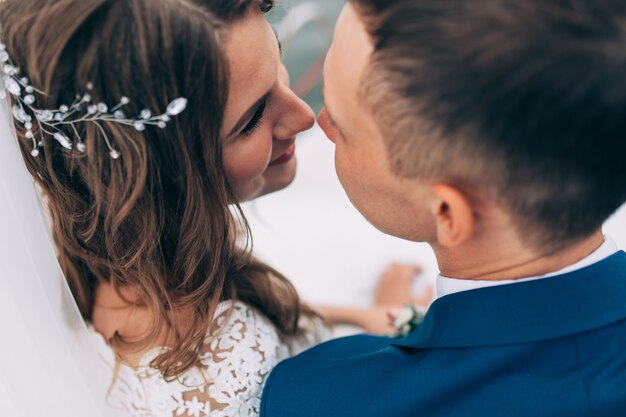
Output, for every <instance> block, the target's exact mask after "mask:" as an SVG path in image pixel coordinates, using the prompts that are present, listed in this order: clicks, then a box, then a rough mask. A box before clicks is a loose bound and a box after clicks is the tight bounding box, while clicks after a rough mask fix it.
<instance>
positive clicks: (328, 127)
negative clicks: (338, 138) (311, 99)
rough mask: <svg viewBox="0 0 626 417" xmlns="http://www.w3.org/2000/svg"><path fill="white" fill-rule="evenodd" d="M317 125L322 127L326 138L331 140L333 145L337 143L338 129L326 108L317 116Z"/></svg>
mask: <svg viewBox="0 0 626 417" xmlns="http://www.w3.org/2000/svg"><path fill="white" fill-rule="evenodd" d="M317 123H318V124H319V125H320V127H321V128H322V130H323V131H324V134H325V135H326V137H327V138H328V139H330V141H331V142H332V143H335V135H336V134H337V129H336V127H335V125H334V123H333V122H332V120H331V119H330V116H329V114H328V110H326V107H322V110H320V112H319V114H318V115H317Z"/></svg>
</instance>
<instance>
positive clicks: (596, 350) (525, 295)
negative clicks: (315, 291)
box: [261, 252, 626, 417]
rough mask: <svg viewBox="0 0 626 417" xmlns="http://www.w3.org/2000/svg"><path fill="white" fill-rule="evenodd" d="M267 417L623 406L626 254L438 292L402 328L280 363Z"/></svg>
mask: <svg viewBox="0 0 626 417" xmlns="http://www.w3.org/2000/svg"><path fill="white" fill-rule="evenodd" d="M261 416H263V417H333V416H337V417H351V416H354V417H370V416H371V417H374V416H376V417H382V416H385V417H387V416H388V417H409V416H410V417H422V416H423V417H439V416H445V417H453V416H454V417H456V416H458V417H492V416H493V417H517V416H519V417H544V416H545V417H561V416H562V417H578V416H594V417H601V416H602V417H608V416H611V417H626V253H624V252H618V253H616V254H614V255H613V256H611V257H609V258H607V259H605V260H603V261H601V262H599V263H596V264H594V265H592V266H589V267H587V268H584V269H582V270H578V271H575V272H572V273H569V274H565V275H561V276H558V277H553V278H549V279H543V280H537V281H528V282H521V283H517V284H511V285H503V286H497V287H490V288H483V289H478V290H472V291H466V292H461V293H457V294H452V295H448V296H446V297H443V298H440V299H438V300H437V301H436V302H435V303H433V305H432V306H431V308H430V309H429V311H428V314H427V315H426V318H425V319H424V322H423V323H422V324H421V325H420V326H419V327H418V328H417V329H416V330H415V331H414V332H413V333H411V334H410V335H409V336H408V337H406V338H404V339H388V338H383V337H375V336H365V335H363V336H355V337H348V338H343V339H338V340H334V341H331V342H328V343H325V344H322V345H320V346H317V347H315V348H313V349H311V350H309V351H307V352H304V353H303V354H301V355H299V356H296V357H295V358H292V359H289V360H287V361H285V362H282V363H281V364H279V365H278V366H277V367H276V368H275V369H274V371H273V372H272V374H271V375H270V377H269V378H268V380H267V384H266V386H265V392H264V395H263V401H262V405H261Z"/></svg>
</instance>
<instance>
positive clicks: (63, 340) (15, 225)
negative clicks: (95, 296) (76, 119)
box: [0, 103, 111, 417]
mask: <svg viewBox="0 0 626 417" xmlns="http://www.w3.org/2000/svg"><path fill="white" fill-rule="evenodd" d="M0 107H1V110H0V415H2V416H4V417H34V416H50V417H56V416H64V417H105V416H109V415H111V414H110V413H111V412H110V411H109V410H107V407H106V406H105V404H104V394H105V393H106V390H107V387H108V384H109V382H110V375H111V373H110V370H109V371H108V372H107V370H106V369H104V368H100V367H101V366H102V363H103V362H102V361H99V360H98V358H97V357H96V353H95V350H94V349H92V348H91V346H90V341H91V340H93V338H92V337H89V336H88V333H87V329H86V326H85V323H84V322H83V320H82V317H81V316H80V313H79V311H78V308H77V306H76V305H75V303H74V300H73V298H72V295H71V293H70V292H69V288H68V286H67V285H66V283H65V280H64V278H63V275H62V273H61V270H60V268H59V265H58V263H57V260H56V257H55V252H54V249H53V246H52V242H51V240H50V237H49V234H48V231H47V228H46V222H45V221H44V218H43V216H42V211H41V209H40V206H39V199H38V196H37V193H36V191H35V188H34V184H33V181H32V179H31V177H30V175H29V173H28V171H27V170H26V168H25V166H24V162H23V160H22V157H21V155H20V153H19V149H18V145H17V140H16V138H15V135H14V133H13V130H12V124H11V123H10V122H11V119H10V116H9V115H8V110H7V108H6V107H7V106H6V104H5V103H2V105H0Z"/></svg>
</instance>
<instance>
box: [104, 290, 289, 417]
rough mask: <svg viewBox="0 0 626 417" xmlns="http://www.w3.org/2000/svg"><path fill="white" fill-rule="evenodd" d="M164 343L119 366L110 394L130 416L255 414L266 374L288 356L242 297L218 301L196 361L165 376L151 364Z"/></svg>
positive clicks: (264, 319)
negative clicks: (130, 363) (174, 375)
mask: <svg viewBox="0 0 626 417" xmlns="http://www.w3.org/2000/svg"><path fill="white" fill-rule="evenodd" d="M163 349H165V348H155V349H152V350H150V351H149V352H148V353H146V354H145V355H144V356H143V358H142V359H141V360H140V363H139V366H137V367H131V366H128V365H121V366H119V367H118V375H117V377H116V379H115V382H114V384H113V386H112V388H111V391H110V393H109V398H108V400H109V402H110V403H111V404H112V405H113V406H114V407H116V408H121V409H125V410H127V411H129V412H130V413H131V415H133V416H139V415H141V416H153V415H154V416H161V415H197V416H200V417H204V416H208V415H211V416H223V417H228V416H257V415H258V414H259V409H258V408H259V404H260V398H261V393H262V389H263V385H264V383H265V379H266V378H267V376H268V375H269V373H270V372H271V370H272V369H273V368H274V367H275V366H276V365H277V364H278V363H279V362H280V361H282V360H284V359H286V358H288V357H289V356H291V348H290V346H288V344H287V343H285V342H284V341H283V340H282V338H281V336H280V334H279V333H278V331H277V330H276V328H275V327H274V326H273V324H272V323H271V321H270V320H269V319H268V318H267V317H265V316H264V315H263V314H261V313H260V312H258V311H257V310H256V309H255V308H253V307H251V306H249V305H247V304H245V303H243V302H240V301H225V302H223V303H221V304H219V305H218V307H217V310H216V314H215V325H214V326H212V329H207V334H206V338H205V342H204V345H203V349H202V352H201V354H200V358H199V359H200V361H199V366H197V367H194V368H191V369H190V370H188V371H187V372H185V373H184V374H182V375H180V376H179V377H177V378H176V379H174V380H165V378H164V377H163V376H162V375H161V374H160V373H159V372H158V371H157V370H156V369H154V368H152V367H151V366H150V363H151V362H152V360H153V359H154V358H156V357H157V356H158V355H159V353H161V352H162V350H163ZM137 410H141V411H137Z"/></svg>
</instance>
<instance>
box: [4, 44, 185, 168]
mask: <svg viewBox="0 0 626 417" xmlns="http://www.w3.org/2000/svg"><path fill="white" fill-rule="evenodd" d="M0 77H1V80H0V99H5V98H6V97H7V93H8V94H10V95H11V96H12V97H13V99H14V105H13V108H12V113H13V118H14V119H15V120H17V122H19V123H20V124H21V125H22V126H24V129H25V130H26V137H27V138H28V139H31V140H32V142H33V149H32V151H31V155H32V156H33V157H37V156H38V155H39V147H41V146H43V141H44V139H45V138H44V135H43V134H44V133H46V134H48V135H50V136H51V137H52V138H54V139H55V140H56V141H57V142H59V144H60V145H61V146H62V147H63V148H65V149H68V150H71V149H73V148H74V147H76V149H77V150H78V151H79V152H85V149H86V147H85V144H84V142H83V141H82V139H81V137H80V135H79V134H78V130H77V129H76V124H77V123H83V122H85V123H93V124H94V125H96V126H97V127H98V129H99V130H100V132H101V133H102V135H103V136H104V140H105V142H106V145H107V147H108V148H109V155H110V156H111V158H113V159H118V158H119V157H120V156H121V155H120V153H119V151H117V150H115V149H114V148H113V146H112V145H111V141H110V140H109V137H108V136H107V134H106V132H105V130H104V128H103V127H102V125H101V124H100V122H112V123H118V124H121V125H126V126H132V127H133V128H135V129H136V130H137V131H139V132H143V131H144V130H145V129H146V126H158V127H159V128H161V129H163V128H165V127H166V126H167V122H169V121H170V120H171V118H172V117H173V116H177V115H179V114H180V113H182V112H183V111H185V109H186V108H187V99H186V98H184V97H179V98H177V99H175V100H173V101H172V102H170V103H169V105H168V106H167V110H166V111H165V113H163V114H160V115H152V113H151V112H150V110H148V109H145V110H142V111H141V112H140V114H139V116H137V117H134V118H127V117H126V115H125V114H124V111H123V110H122V108H123V107H124V106H125V105H127V104H128V103H130V100H129V99H128V97H122V98H121V99H120V102H119V103H118V104H116V105H115V106H114V107H112V108H109V106H107V105H106V104H105V103H92V98H91V94H90V93H89V92H87V93H86V94H84V95H82V96H81V95H77V96H76V100H75V101H74V102H73V103H72V104H69V105H62V106H60V107H59V108H58V109H49V110H45V109H38V108H36V107H35V102H36V98H35V96H34V93H35V92H37V93H39V94H42V95H45V93H44V92H42V91H40V90H37V89H36V88H34V87H33V86H32V85H31V84H30V81H29V80H28V78H27V77H20V69H19V68H18V67H16V66H15V65H13V63H12V62H11V58H10V57H9V54H8V53H7V51H6V46H5V45H4V44H3V43H0ZM92 89H93V84H92V83H88V84H87V90H88V91H91V90H92ZM27 109H28V110H30V112H31V114H33V115H34V116H35V118H34V120H33V118H32V116H31V115H30V114H29V113H28V112H27V111H26V110H27ZM33 123H37V125H38V126H39V131H40V133H41V138H40V140H39V141H37V139H36V138H35V135H34V134H33V131H32V129H33ZM62 126H69V127H70V128H71V129H72V130H73V131H74V135H75V136H76V143H74V142H72V140H71V139H70V138H69V137H68V136H67V135H66V134H65V133H63V131H62V130H61V129H60V127H62Z"/></svg>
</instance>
